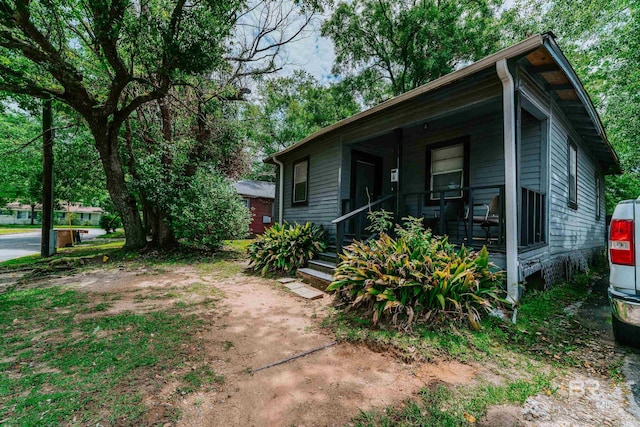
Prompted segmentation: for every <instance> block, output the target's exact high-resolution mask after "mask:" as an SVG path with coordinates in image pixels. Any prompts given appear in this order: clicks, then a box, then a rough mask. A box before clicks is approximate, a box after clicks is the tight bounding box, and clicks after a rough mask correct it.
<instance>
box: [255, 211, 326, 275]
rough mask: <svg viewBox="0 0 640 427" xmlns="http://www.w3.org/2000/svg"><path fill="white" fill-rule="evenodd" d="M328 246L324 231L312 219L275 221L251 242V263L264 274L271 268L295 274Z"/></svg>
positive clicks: (271, 269) (274, 270)
mask: <svg viewBox="0 0 640 427" xmlns="http://www.w3.org/2000/svg"><path fill="white" fill-rule="evenodd" d="M325 248H326V245H325V242H324V231H323V230H322V229H321V228H320V227H318V226H315V225H313V224H312V223H310V222H307V223H306V224H304V225H299V224H295V225H291V224H289V223H287V222H285V223H284V224H283V225H279V224H274V225H273V227H271V228H268V229H266V230H265V232H264V234H263V235H261V236H258V239H257V240H256V241H255V242H254V243H252V244H250V245H249V247H248V249H247V251H248V252H249V258H250V259H251V262H250V263H249V266H250V267H252V268H253V269H254V270H255V271H259V272H260V273H261V274H262V275H263V276H264V275H265V274H266V273H267V272H269V271H273V272H276V271H280V272H286V273H293V272H295V270H296V269H297V268H298V267H304V266H305V265H306V264H307V262H308V261H309V260H310V259H313V258H314V257H315V255H316V254H318V253H320V252H322V251H324V249H325Z"/></svg>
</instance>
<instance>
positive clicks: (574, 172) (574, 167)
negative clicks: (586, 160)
mask: <svg viewBox="0 0 640 427" xmlns="http://www.w3.org/2000/svg"><path fill="white" fill-rule="evenodd" d="M568 147H569V148H568V149H569V161H568V166H569V171H568V175H569V203H568V204H569V207H570V208H573V209H578V147H576V145H575V144H574V143H573V142H569V144H568Z"/></svg>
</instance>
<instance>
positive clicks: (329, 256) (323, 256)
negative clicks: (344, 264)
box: [318, 248, 338, 264]
mask: <svg viewBox="0 0 640 427" xmlns="http://www.w3.org/2000/svg"><path fill="white" fill-rule="evenodd" d="M318 259H320V260H322V261H329V262H333V263H334V264H335V263H336V262H337V261H338V254H336V251H335V248H334V250H333V252H330V251H327V252H320V253H319V254H318Z"/></svg>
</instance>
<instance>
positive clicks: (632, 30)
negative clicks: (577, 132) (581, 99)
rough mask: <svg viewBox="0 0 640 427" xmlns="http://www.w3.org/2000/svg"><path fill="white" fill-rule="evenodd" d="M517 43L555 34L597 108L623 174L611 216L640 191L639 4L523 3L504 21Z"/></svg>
mask: <svg viewBox="0 0 640 427" xmlns="http://www.w3.org/2000/svg"><path fill="white" fill-rule="evenodd" d="M504 18H505V23H506V25H505V29H506V30H507V31H509V32H510V33H511V38H512V39H515V40H517V39H521V38H523V37H525V36H526V35H528V34H530V33H534V32H541V31H553V32H554V33H555V34H556V36H557V37H558V39H559V42H560V44H561V45H562V47H563V50H564V52H565V53H566V54H567V56H568V57H569V59H570V61H571V63H572V64H573V66H574V68H575V69H576V72H577V73H578V75H579V76H580V78H581V80H582V81H583V83H584V85H585V88H586V89H587V91H588V92H589V94H590V95H591V99H592V100H593V102H594V104H595V105H596V107H597V109H598V111H599V113H600V115H601V117H602V120H603V122H604V125H605V128H606V129H607V134H608V137H609V140H610V141H611V143H612V144H613V146H614V148H615V149H616V151H617V153H618V154H619V156H620V162H621V165H622V168H623V170H624V173H623V174H622V175H619V176H610V177H608V179H607V211H608V212H611V211H612V209H613V207H614V206H615V204H616V203H617V202H618V201H619V200H621V199H628V198H636V197H638V188H640V150H638V141H639V137H638V135H640V4H639V3H638V2H637V1H631V0H582V1H580V2H566V1H547V0H520V1H518V2H516V3H515V4H514V6H513V8H512V9H511V10H509V11H507V13H506V14H505V15H504Z"/></svg>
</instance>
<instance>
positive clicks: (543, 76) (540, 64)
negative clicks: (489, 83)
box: [522, 46, 608, 169]
mask: <svg viewBox="0 0 640 427" xmlns="http://www.w3.org/2000/svg"><path fill="white" fill-rule="evenodd" d="M522 63H523V65H524V66H525V68H526V69H527V71H528V72H529V73H530V74H531V75H532V76H533V77H534V79H536V80H537V81H538V83H539V84H541V85H542V86H544V88H545V89H546V90H548V91H550V92H551V93H553V94H554V95H555V98H556V101H557V104H558V106H559V107H560V109H561V110H562V111H563V112H564V114H565V116H566V117H567V119H569V121H571V123H572V124H573V125H574V128H575V129H576V131H577V132H578V134H579V135H580V137H581V138H582V139H583V141H584V142H585V144H587V146H588V147H589V149H590V150H591V151H592V152H593V153H594V154H596V155H606V154H607V153H608V150H607V147H605V146H604V145H603V144H602V143H601V139H602V136H601V135H600V134H599V131H598V127H597V125H596V124H595V123H594V122H593V120H592V117H591V116H590V115H589V112H588V111H587V108H586V107H585V105H584V104H583V102H582V101H581V100H580V97H579V95H578V92H577V88H576V87H575V86H574V85H573V84H572V82H571V80H570V79H569V76H567V74H566V73H565V71H564V70H563V69H562V68H561V67H560V65H559V64H558V63H556V61H555V59H554V57H553V56H552V55H551V53H550V52H549V50H547V48H546V47H544V46H542V47H540V48H538V49H536V50H534V51H532V52H530V53H529V54H527V55H526V56H525V57H524V58H523V60H522ZM604 166H605V165H604V164H603V167H604ZM605 169H606V168H605Z"/></svg>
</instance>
